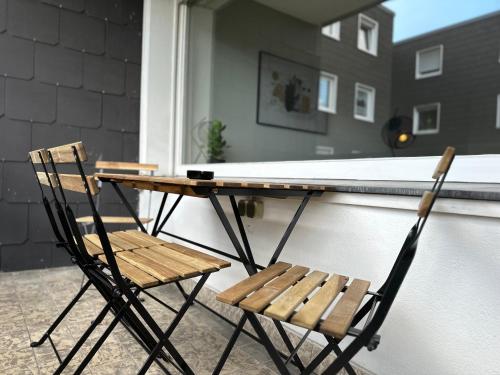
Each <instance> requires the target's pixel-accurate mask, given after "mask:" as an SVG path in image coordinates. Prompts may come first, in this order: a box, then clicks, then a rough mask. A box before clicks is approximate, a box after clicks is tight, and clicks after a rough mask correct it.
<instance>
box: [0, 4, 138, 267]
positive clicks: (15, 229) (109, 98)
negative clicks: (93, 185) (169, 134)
mask: <svg viewBox="0 0 500 375" xmlns="http://www.w3.org/2000/svg"><path fill="white" fill-rule="evenodd" d="M141 29H142V0H0V269H1V270H2V271H11V270H20V269H27V268H40V267H51V266H58V265H63V264H68V258H67V256H66V254H65V253H64V252H63V251H62V250H60V249H57V248H56V247H55V246H54V243H53V241H54V238H53V235H52V230H51V228H50V226H49V224H48V221H47V218H46V214H45V211H44V209H43V206H42V205H41V203H40V200H41V197H40V192H39V191H38V187H37V186H36V182H35V179H34V176H33V171H32V169H31V166H30V165H29V163H28V151H29V150H32V149H36V148H40V147H47V146H53V145H58V144H64V143H69V142H74V141H76V140H83V142H84V143H85V146H86V148H87V151H88V154H89V159H90V163H89V170H91V168H90V165H91V163H93V162H95V161H96V160H97V159H99V158H101V159H106V160H127V161H134V160H137V157H138V143H139V135H138V133H139V88H140V63H141V39H142V38H141ZM128 195H129V198H130V199H132V201H136V199H137V197H136V196H135V195H134V194H133V193H131V192H128ZM84 198H85V197H84V196H81V195H79V194H71V195H70V197H69V199H70V201H71V202H72V205H73V208H74V210H75V212H76V213H77V214H78V215H86V214H88V210H87V207H86V204H85V203H84V202H85V201H84ZM101 211H102V213H103V214H119V215H124V214H126V212H125V211H124V209H123V207H122V205H121V204H120V203H119V201H118V199H117V197H116V196H115V195H114V194H113V192H112V191H108V189H107V188H104V189H103V191H102V195H101Z"/></svg>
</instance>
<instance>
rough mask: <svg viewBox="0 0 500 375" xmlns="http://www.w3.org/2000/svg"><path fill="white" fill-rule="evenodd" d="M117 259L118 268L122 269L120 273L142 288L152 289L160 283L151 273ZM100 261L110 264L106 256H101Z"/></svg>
mask: <svg viewBox="0 0 500 375" xmlns="http://www.w3.org/2000/svg"><path fill="white" fill-rule="evenodd" d="M115 259H116V263H117V264H118V268H119V269H120V273H121V274H122V275H123V276H125V277H126V278H127V279H129V280H131V281H133V282H134V283H135V284H137V285H138V286H140V287H141V288H150V287H152V286H156V285H158V284H159V283H160V281H159V280H158V279H157V278H156V277H154V276H151V275H150V274H149V273H147V272H145V271H143V270H142V269H140V268H138V267H136V266H134V265H133V264H131V263H129V262H127V261H125V260H123V259H121V258H118V257H116V258H115ZM99 260H100V261H101V262H103V263H105V264H108V261H107V260H106V257H105V256H104V255H99Z"/></svg>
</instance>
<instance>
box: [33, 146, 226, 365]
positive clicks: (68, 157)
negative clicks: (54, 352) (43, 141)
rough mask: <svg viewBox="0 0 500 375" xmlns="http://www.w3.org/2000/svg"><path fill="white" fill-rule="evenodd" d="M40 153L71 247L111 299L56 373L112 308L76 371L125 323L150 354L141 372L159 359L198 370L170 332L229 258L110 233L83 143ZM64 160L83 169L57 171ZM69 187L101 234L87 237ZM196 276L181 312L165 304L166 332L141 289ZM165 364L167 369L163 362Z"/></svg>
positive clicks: (42, 179) (41, 175) (44, 180)
mask: <svg viewBox="0 0 500 375" xmlns="http://www.w3.org/2000/svg"><path fill="white" fill-rule="evenodd" d="M37 155H38V156H36V155H34V154H33V153H32V155H31V156H32V158H31V159H32V162H33V163H41V164H42V166H43V168H44V172H37V177H38V181H39V183H40V184H41V185H48V186H49V187H50V188H51V190H52V191H53V193H54V194H53V196H54V199H55V200H56V202H57V203H56V207H59V206H60V207H61V208H62V207H63V206H64V212H63V214H60V215H58V216H59V218H60V224H61V226H62V227H63V228H64V232H65V234H66V239H65V241H66V243H67V245H68V250H69V251H70V254H71V255H72V256H73V257H74V259H75V262H76V263H77V264H78V265H79V266H80V267H81V269H82V271H84V273H85V275H86V276H87V277H88V278H89V281H90V282H91V283H92V284H93V285H94V286H95V287H96V289H97V290H98V291H99V292H100V294H101V295H102V296H103V297H104V299H105V301H106V305H105V307H104V308H103V309H102V310H101V312H100V313H99V314H98V316H97V317H96V319H95V320H94V321H93V322H92V324H91V325H90V326H89V327H88V329H87V330H86V331H85V332H84V334H83V335H82V337H80V339H79V340H78V341H77V343H76V345H75V347H73V349H72V350H71V351H70V352H69V354H68V355H67V356H66V358H65V359H64V360H63V361H62V363H61V365H60V366H59V368H58V369H57V370H56V372H55V373H56V374H59V373H61V372H62V371H63V370H64V368H65V367H66V366H67V365H68V363H69V362H70V361H71V359H72V358H73V357H74V355H75V354H76V353H77V352H78V350H79V349H80V347H81V346H82V345H83V343H84V342H85V341H86V340H87V339H88V337H89V336H90V334H91V333H92V332H93V331H94V330H95V328H96V327H97V326H98V325H99V324H100V322H102V320H103V319H104V317H105V316H106V314H107V313H108V312H109V311H112V312H113V313H114V315H115V318H114V319H113V320H112V322H111V324H110V325H109V326H108V328H107V329H106V330H105V331H104V333H103V335H102V336H101V337H100V338H99V339H98V340H97V342H96V343H95V345H94V346H93V347H92V348H91V350H90V352H89V353H88V354H87V356H86V357H85V358H84V360H83V361H82V362H81V363H80V364H79V366H78V368H77V370H76V372H75V373H81V372H82V371H83V369H84V368H85V367H86V365H87V364H88V363H89V362H90V361H91V359H92V358H93V356H94V355H95V353H96V352H97V351H98V349H99V348H100V347H101V345H102V344H103V343H104V342H105V340H106V338H107V337H108V336H109V334H111V332H112V331H113V329H114V327H115V326H116V325H117V324H118V323H119V322H122V323H123V324H124V325H125V327H126V328H128V330H129V332H131V334H132V335H133V337H134V338H135V339H136V340H137V341H138V342H139V343H140V344H141V345H142V346H143V348H144V349H145V350H146V351H147V352H148V353H149V357H148V359H147V360H146V362H145V364H144V365H143V367H142V368H141V370H140V372H139V373H140V374H144V373H146V371H147V370H148V368H149V367H150V366H151V364H152V362H153V361H156V362H157V363H159V362H158V358H160V359H162V360H165V361H167V362H169V363H171V364H172V365H173V366H174V367H176V368H177V369H178V370H179V371H181V372H182V373H186V374H193V371H192V370H191V369H190V367H189V366H188V364H187V363H186V362H185V361H184V359H183V358H182V356H181V355H180V354H179V353H178V351H177V350H176V349H175V347H174V346H173V344H172V343H171V342H170V340H169V337H170V335H171V334H172V333H173V331H174V329H175V328H176V326H177V325H178V323H179V322H180V320H181V319H182V317H183V315H184V314H185V313H186V311H187V309H188V308H189V306H190V305H191V304H192V302H193V300H194V299H195V297H196V295H197V293H198V292H199V291H200V290H201V288H202V286H203V285H204V283H205V282H206V280H207V279H208V277H209V275H210V274H211V273H213V272H216V271H218V270H220V269H222V268H225V267H229V266H230V263H229V262H226V261H224V260H221V259H218V258H215V257H213V256H209V255H207V254H205V253H201V252H198V251H196V250H193V249H190V248H187V247H185V246H181V245H177V244H172V243H168V242H165V241H163V240H161V239H158V238H156V237H153V236H150V235H148V234H146V233H144V232H140V231H134V230H129V231H118V232H113V233H107V232H106V230H105V227H104V224H103V222H102V219H101V217H100V215H99V213H98V211H97V209H96V207H95V204H94V200H93V197H94V196H95V195H96V194H97V192H98V188H97V185H96V183H95V180H94V178H93V177H88V176H86V175H85V172H84V170H83V166H82V161H85V160H86V159H87V156H86V153H85V149H84V147H83V144H82V143H81V142H77V143H74V144H69V145H64V146H59V147H54V148H51V149H48V150H46V151H45V150H39V151H37ZM61 163H66V164H68V163H69V164H73V165H76V167H77V169H78V173H79V174H61V173H58V171H57V164H61ZM47 164H50V167H51V172H49V171H48V168H47ZM41 185H40V186H41ZM56 188H57V189H58V191H59V195H60V199H61V200H62V202H59V198H58V196H57V195H56V194H55V189H56ZM67 190H70V191H76V192H80V193H85V194H86V196H87V198H88V201H89V205H90V208H91V210H92V214H93V219H94V225H95V228H96V231H97V233H96V234H88V235H84V236H83V235H82V234H81V233H80V231H79V228H78V224H77V222H76V219H75V217H74V214H73V212H72V210H71V207H70V206H69V205H68V203H67V201H66V198H65V191H67ZM42 194H43V189H42ZM49 208H50V206H49ZM49 217H50V214H49ZM56 228H57V226H56ZM104 267H105V268H106V269H108V270H109V272H110V273H111V275H110V276H109V275H108V274H107V273H105V272H104V271H103V269H102V268H104ZM196 276H200V279H199V281H197V283H196V285H195V287H194V289H193V290H192V292H191V293H190V294H189V295H188V296H187V299H186V301H185V302H184V304H183V305H182V307H181V308H180V309H179V310H178V311H177V310H175V309H172V308H170V307H169V306H167V305H165V306H167V307H169V308H170V309H171V310H172V311H173V312H175V313H176V316H175V318H174V319H173V321H172V322H171V324H170V325H169V327H168V328H167V329H166V330H165V331H164V332H163V331H162V330H161V328H160V327H159V326H158V324H157V323H156V322H155V320H154V319H153V317H152V316H151V315H150V314H149V312H148V311H147V309H146V308H145V307H144V305H143V304H142V302H141V301H140V300H139V298H138V295H139V293H141V292H145V290H146V289H149V288H151V287H154V286H158V285H165V284H168V283H171V282H174V281H175V282H179V281H181V280H184V279H188V278H193V277H196ZM131 307H133V310H132V309H131ZM139 317H140V319H139ZM164 349H165V350H166V351H167V352H168V354H169V355H170V356H171V358H172V359H173V361H174V362H172V361H171V360H170V359H169V358H170V357H169V356H168V355H167V354H166V353H165V352H164ZM160 367H161V368H162V369H163V370H164V371H165V372H166V373H168V370H167V369H166V368H165V367H164V366H160Z"/></svg>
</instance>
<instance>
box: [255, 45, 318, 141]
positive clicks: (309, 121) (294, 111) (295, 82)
mask: <svg viewBox="0 0 500 375" xmlns="http://www.w3.org/2000/svg"><path fill="white" fill-rule="evenodd" d="M319 75H320V71H319V70H318V69H316V68H313V67H310V66H307V65H304V64H300V63H297V62H294V61H291V60H287V59H284V58H281V57H278V56H275V55H272V54H270V53H267V52H262V51H261V52H260V53H259V83H258V90H257V123H258V124H261V125H269V126H279V127H283V128H289V129H294V130H299V131H305V132H312V133H321V134H326V132H327V115H326V114H325V113H323V112H320V111H318V82H319Z"/></svg>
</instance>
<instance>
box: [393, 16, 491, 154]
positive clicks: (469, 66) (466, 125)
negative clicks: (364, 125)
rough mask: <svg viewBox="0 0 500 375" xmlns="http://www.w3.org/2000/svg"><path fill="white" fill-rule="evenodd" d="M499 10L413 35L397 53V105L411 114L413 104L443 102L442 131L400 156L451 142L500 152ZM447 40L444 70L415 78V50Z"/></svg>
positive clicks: (465, 149)
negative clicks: (499, 113) (499, 122)
mask: <svg viewBox="0 0 500 375" xmlns="http://www.w3.org/2000/svg"><path fill="white" fill-rule="evenodd" d="M499 41H500V13H496V14H493V15H490V16H487V17H483V18H481V19H478V20H477V21H474V22H468V23H464V24H462V25H457V26H455V27H451V28H447V29H443V30H441V31H436V32H433V33H429V34H425V35H423V36H420V37H416V38H413V39H411V40H408V41H406V42H401V43H398V44H396V45H395V47H394V52H393V56H394V59H393V78H392V80H393V90H392V94H393V95H392V103H393V108H394V109H398V112H399V114H404V115H409V116H412V112H413V106H414V105H419V104H426V103H432V102H440V103H441V123H440V132H439V134H435V135H420V136H418V137H417V139H416V141H415V144H414V145H413V146H412V147H410V148H409V149H407V150H404V151H399V153H400V154H401V155H437V154H440V153H441V152H442V150H443V147H444V146H446V145H454V146H456V147H457V150H458V152H459V153H461V154H485V153H496V154H497V153H499V152H500V130H498V129H496V128H495V118H496V110H497V109H496V101H497V95H498V94H500V63H499V55H500V43H499ZM439 44H442V45H443V46H444V58H443V74H442V75H441V76H437V77H431V78H427V79H421V80H415V53H416V51H418V50H420V49H423V48H427V47H431V46H435V45H439Z"/></svg>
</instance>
